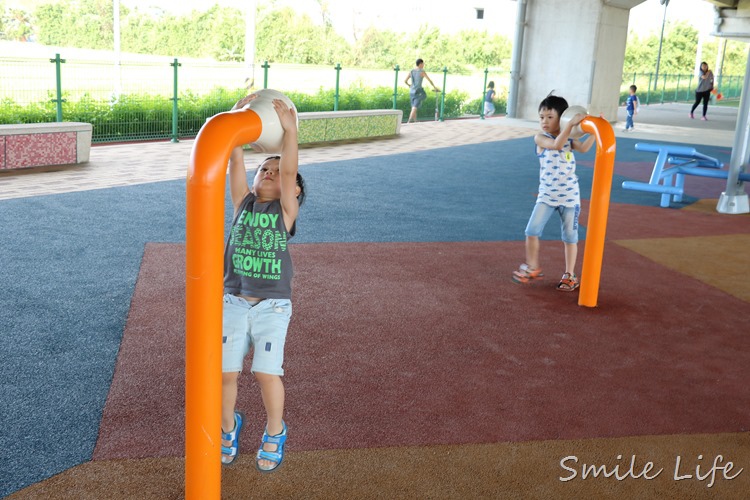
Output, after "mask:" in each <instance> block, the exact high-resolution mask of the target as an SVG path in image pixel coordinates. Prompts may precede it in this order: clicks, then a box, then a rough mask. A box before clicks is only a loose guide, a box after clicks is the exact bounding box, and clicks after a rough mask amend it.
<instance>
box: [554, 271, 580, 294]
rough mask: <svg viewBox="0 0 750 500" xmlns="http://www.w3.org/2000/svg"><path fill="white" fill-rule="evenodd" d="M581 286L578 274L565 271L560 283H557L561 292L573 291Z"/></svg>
mask: <svg viewBox="0 0 750 500" xmlns="http://www.w3.org/2000/svg"><path fill="white" fill-rule="evenodd" d="M579 286H581V283H580V282H579V281H578V276H576V275H575V274H574V273H565V274H563V275H562V279H561V280H560V283H558V284H557V289H558V290H560V291H561V292H572V291H573V290H575V289H576V288H578V287H579Z"/></svg>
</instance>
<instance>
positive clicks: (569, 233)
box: [526, 202, 581, 244]
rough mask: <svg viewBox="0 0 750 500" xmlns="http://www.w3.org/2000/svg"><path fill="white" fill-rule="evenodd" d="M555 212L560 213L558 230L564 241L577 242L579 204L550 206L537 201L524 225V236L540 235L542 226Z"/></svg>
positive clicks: (542, 229)
mask: <svg viewBox="0 0 750 500" xmlns="http://www.w3.org/2000/svg"><path fill="white" fill-rule="evenodd" d="M555 212H557V213H558V214H559V215H560V230H561V232H562V240H563V242H564V243H571V244H572V243H578V215H579V214H580V213H581V207H580V205H576V206H574V207H552V206H550V205H547V204H546V203H541V202H540V203H537V204H536V205H534V210H533V211H532V212H531V217H529V223H528V224H527V225H526V236H536V237H537V238H538V237H540V236H541V235H542V231H544V226H546V225H547V222H548V221H549V219H550V217H552V214H553V213H555Z"/></svg>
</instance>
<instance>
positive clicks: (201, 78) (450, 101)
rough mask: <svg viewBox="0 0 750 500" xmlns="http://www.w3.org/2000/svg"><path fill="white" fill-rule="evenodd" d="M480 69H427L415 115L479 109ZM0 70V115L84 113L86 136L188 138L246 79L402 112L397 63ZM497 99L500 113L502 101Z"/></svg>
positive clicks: (72, 64) (31, 62)
mask: <svg viewBox="0 0 750 500" xmlns="http://www.w3.org/2000/svg"><path fill="white" fill-rule="evenodd" d="M410 69H411V68H410ZM488 72H489V70H485V71H484V72H482V73H477V74H474V75H460V74H451V73H450V71H449V70H448V68H441V69H437V68H435V69H432V70H428V73H429V74H430V75H431V78H432V80H433V81H434V82H435V83H436V84H437V85H438V86H440V85H441V83H442V89H443V90H444V91H447V92H442V93H433V92H432V91H431V90H430V89H428V100H427V101H426V102H425V103H424V105H423V106H422V107H421V108H420V109H419V113H418V119H420V120H433V119H434V120H443V119H444V118H446V117H455V116H465V115H474V116H479V115H481V107H482V106H481V100H482V95H483V94H480V93H479V90H480V89H479V88H478V87H479V85H482V82H484V80H485V78H486V76H487V73H488ZM0 74H2V75H3V78H0V123H2V124H13V123H34V122H54V121H81V122H88V123H91V124H92V125H93V138H92V141H93V142H95V143H100V142H120V141H141V140H164V139H171V140H172V141H178V140H179V139H181V138H190V137H195V135H197V133H198V131H199V130H200V128H201V126H202V125H203V124H204V123H205V121H206V119H207V118H209V117H211V116H213V115H215V114H216V113H220V112H222V111H226V110H227V109H229V108H230V107H231V106H232V104H233V103H234V102H236V101H237V100H238V99H239V98H241V97H242V96H243V95H245V94H246V93H247V92H248V88H250V87H251V86H252V88H267V87H272V88H276V89H278V90H281V91H284V92H286V93H287V94H288V95H290V97H291V96H294V99H293V100H294V102H295V105H296V106H297V109H298V110H299V111H301V112H302V111H337V110H348V109H373V108H391V107H392V108H393V109H397V108H400V109H402V110H403V111H404V119H406V117H407V116H408V114H409V111H410V104H409V89H408V88H407V87H406V85H405V84H404V79H405V77H406V72H405V71H404V70H400V68H399V67H398V66H396V67H395V68H393V69H392V70H380V71H378V70H366V69H357V68H342V67H341V65H340V64H337V65H336V66H334V67H315V66H306V65H275V64H269V63H268V62H264V63H263V64H260V65H258V66H256V67H255V68H248V67H247V66H246V65H244V64H240V63H218V62H207V61H196V60H184V61H180V60H178V59H168V58H164V59H162V60H160V61H158V62H132V61H123V62H121V63H119V64H115V63H112V62H106V61H105V62H103V61H82V60H72V59H69V58H65V57H62V56H61V55H60V54H57V55H56V56H55V57H54V58H50V59H41V58H36V59H33V58H9V57H0ZM490 74H491V75H492V74H494V75H496V80H497V86H496V89H498V93H499V94H501V92H502V91H501V90H500V89H502V88H505V89H507V83H508V75H507V73H502V72H493V73H490ZM441 77H442V78H441ZM378 87H380V88H383V89H385V91H386V92H385V93H384V94H383V96H382V99H380V98H379V97H378V96H377V95H373V93H372V92H370V91H369V90H368V89H373V88H378ZM446 87H448V88H446ZM388 89H392V90H388ZM497 108H498V113H501V112H504V108H505V105H504V103H499V104H498V106H497Z"/></svg>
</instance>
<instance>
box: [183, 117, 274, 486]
mask: <svg viewBox="0 0 750 500" xmlns="http://www.w3.org/2000/svg"><path fill="white" fill-rule="evenodd" d="M262 129H263V125H262V123H261V120H260V117H259V116H258V114H257V113H256V112H255V111H252V110H249V109H247V110H238V111H231V112H226V113H220V114H218V115H216V116H214V117H212V118H210V119H209V120H208V121H207V122H206V123H205V125H203V128H201V130H200V132H199V133H198V136H197V137H196V138H195V143H194V144H193V151H192V153H191V155H190V166H189V168H188V176H187V226H186V245H185V252H186V273H185V281H186V283H185V285H186V309H185V313H186V314H185V335H186V338H185V498H186V499H188V500H210V499H219V498H221V439H220V437H221V436H220V432H221V322H222V319H221V317H222V293H223V275H224V271H223V267H224V266H223V258H222V255H223V249H224V206H225V201H224V191H225V189H226V175H227V163H228V161H229V156H230V154H231V152H232V149H233V148H235V147H236V146H239V145H242V144H248V143H251V142H254V141H256V140H257V139H258V137H260V134H261V132H262Z"/></svg>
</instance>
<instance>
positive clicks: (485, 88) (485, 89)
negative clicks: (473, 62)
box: [479, 68, 490, 120]
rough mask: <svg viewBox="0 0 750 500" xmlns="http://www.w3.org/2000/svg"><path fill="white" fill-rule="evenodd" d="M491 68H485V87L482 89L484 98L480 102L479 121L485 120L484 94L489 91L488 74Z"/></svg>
mask: <svg viewBox="0 0 750 500" xmlns="http://www.w3.org/2000/svg"><path fill="white" fill-rule="evenodd" d="M489 72H490V69H489V68H484V87H482V98H481V99H480V100H479V119H480V120H484V93H485V92H486V91H487V73H489Z"/></svg>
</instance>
